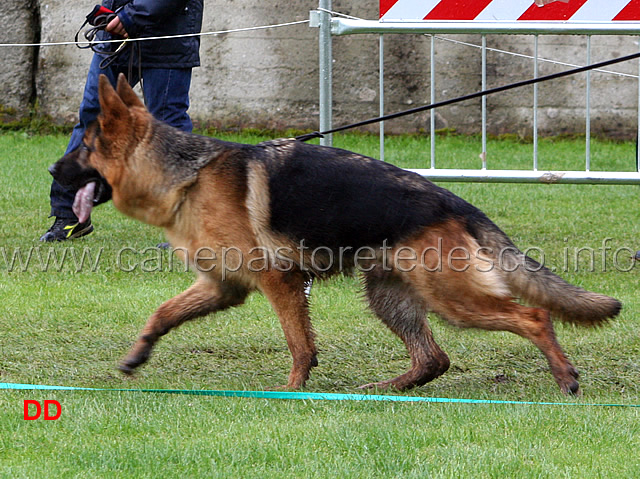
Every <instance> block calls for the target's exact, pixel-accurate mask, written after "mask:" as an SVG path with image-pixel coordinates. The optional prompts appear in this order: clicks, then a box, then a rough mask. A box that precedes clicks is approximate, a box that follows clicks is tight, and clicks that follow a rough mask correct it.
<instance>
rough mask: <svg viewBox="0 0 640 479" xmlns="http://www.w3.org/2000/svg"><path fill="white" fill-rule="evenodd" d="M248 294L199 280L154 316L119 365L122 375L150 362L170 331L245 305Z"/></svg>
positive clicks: (232, 286) (234, 287) (224, 284)
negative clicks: (192, 320)
mask: <svg viewBox="0 0 640 479" xmlns="http://www.w3.org/2000/svg"><path fill="white" fill-rule="evenodd" d="M247 294H248V292H247V290H246V289H244V288H242V287H240V286H235V285H233V284H232V283H230V282H227V283H220V284H217V283H214V282H211V281H210V280H208V279H206V278H200V279H199V280H198V281H196V283H195V284H193V285H192V286H191V287H190V288H189V289H187V290H186V291H184V292H183V293H181V294H179V295H177V296H175V297H174V298H172V299H170V300H169V301H167V302H165V303H163V304H162V305H161V306H160V307H159V308H158V309H157V310H156V312H155V313H153V314H152V315H151V317H150V318H149V319H148V320H147V323H146V324H145V326H144V328H143V330H142V332H141V333H140V336H139V337H138V340H137V341H136V343H135V344H134V345H133V347H132V348H131V351H130V352H129V354H128V355H127V356H126V357H125V358H124V359H123V360H122V362H121V363H120V365H119V369H120V371H122V372H123V373H125V374H132V373H133V371H134V369H135V368H137V367H138V366H140V365H141V364H144V363H145V362H146V361H147V360H148V359H149V356H150V354H151V350H152V349H153V346H154V345H155V343H156V342H158V340H159V339H160V338H161V337H162V336H164V335H165V334H167V333H168V332H169V331H170V330H171V329H173V328H176V327H178V326H180V325H181V324H182V323H184V322H185V321H188V320H190V319H195V318H198V317H201V316H205V315H207V314H210V313H213V312H216V311H221V310H223V309H226V308H229V307H231V306H237V305H239V304H242V303H243V302H244V299H245V298H246V296H247Z"/></svg>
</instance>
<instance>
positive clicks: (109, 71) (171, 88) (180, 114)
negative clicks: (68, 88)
mask: <svg viewBox="0 0 640 479" xmlns="http://www.w3.org/2000/svg"><path fill="white" fill-rule="evenodd" d="M102 60H103V57H101V56H99V55H94V56H93V60H92V62H91V66H90V67H89V74H88V75H87V83H86V84H85V87H84V96H83V98H82V103H80V114H79V120H80V121H79V122H78V124H77V125H76V126H75V127H74V128H73V132H72V133H71V139H70V140H69V144H68V146H67V150H66V152H65V154H67V153H69V152H71V151H73V150H75V149H76V148H78V147H79V146H80V144H81V143H82V137H83V135H84V131H85V129H86V128H87V126H88V125H89V124H90V123H92V122H93V121H95V120H96V118H97V117H98V114H99V113H100V102H99V99H98V78H99V76H100V74H104V75H106V76H107V77H108V78H109V80H110V81H111V84H112V85H114V86H115V84H116V81H117V79H118V74H119V73H121V72H122V73H124V74H125V75H126V74H127V67H126V66H118V65H112V66H109V67H107V68H105V69H101V68H100V62H101V61H102ZM138 77H139V72H138V69H137V68H134V69H133V72H132V78H129V83H130V84H131V85H135V84H137V83H138V81H139V80H140V79H139V78H138ZM142 81H143V85H144V95H145V99H146V103H147V108H148V109H149V112H150V113H151V114H152V115H153V116H154V117H155V118H157V119H158V120H161V121H164V122H166V123H168V124H169V125H171V126H174V127H176V128H178V129H180V130H183V131H189V132H190V131H191V130H192V129H193V125H192V123H191V118H189V115H188V114H187V110H188V109H189V88H190V87H191V68H143V69H142ZM75 194H76V192H75V191H69V190H66V189H65V188H63V187H62V186H60V184H58V183H57V182H56V181H55V180H54V181H53V183H52V184H51V193H50V199H51V216H56V217H59V218H75V217H76V216H75V215H74V214H73V211H72V210H71V207H72V205H73V199H74V197H75Z"/></svg>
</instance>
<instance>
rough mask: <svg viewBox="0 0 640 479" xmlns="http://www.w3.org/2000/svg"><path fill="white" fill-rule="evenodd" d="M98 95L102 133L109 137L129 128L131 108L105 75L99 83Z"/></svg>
mask: <svg viewBox="0 0 640 479" xmlns="http://www.w3.org/2000/svg"><path fill="white" fill-rule="evenodd" d="M98 95H99V98H100V109H101V110H102V112H101V114H100V116H99V117H98V121H99V122H100V127H101V130H102V132H103V133H104V134H105V135H107V136H109V135H110V133H111V132H113V133H114V134H117V133H118V131H119V130H120V129H122V128H123V127H124V128H127V125H128V123H129V120H130V116H129V108H128V107H127V105H125V104H124V102H123V101H122V99H121V98H120V96H119V95H118V94H117V93H116V91H115V90H114V89H113V87H112V86H111V83H110V82H109V79H108V78H107V77H106V76H105V75H100V79H99V81H98Z"/></svg>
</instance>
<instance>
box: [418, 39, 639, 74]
mask: <svg viewBox="0 0 640 479" xmlns="http://www.w3.org/2000/svg"><path fill="white" fill-rule="evenodd" d="M426 36H432V37H434V38H436V39H437V40H440V41H443V42H449V43H456V44H459V45H464V46H467V47H473V48H482V46H481V45H476V44H474V43H468V42H462V41H460V40H454V39H452V38H444V37H440V36H437V35H426ZM487 50H488V51H491V52H494V53H503V54H505V55H512V56H514V57H520V58H527V59H529V60H534V59H535V57H533V56H531V55H525V54H524V53H516V52H510V51H508V50H500V49H499V48H487ZM538 61H541V62H546V63H551V64H553V65H561V66H565V67H572V68H577V67H580V66H582V65H576V64H574V63H567V62H561V61H557V60H551V59H549V58H538ZM593 71H595V72H599V73H608V74H610V75H619V76H623V77H629V78H636V79H637V78H638V75H632V74H630V73H622V72H614V71H610V70H593Z"/></svg>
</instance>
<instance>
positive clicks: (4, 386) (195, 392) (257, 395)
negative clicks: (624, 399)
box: [0, 383, 640, 407]
mask: <svg viewBox="0 0 640 479" xmlns="http://www.w3.org/2000/svg"><path fill="white" fill-rule="evenodd" d="M0 390H14V391H91V392H127V393H154V394H182V395H189V396H212V397H224V398H246V399H284V400H297V401H374V402H405V403H455V404H502V405H525V406H590V407H640V404H620V403H611V404H607V403H603V404H597V403H580V402H544V401H509V400H495V399H458V398H441V397H421V396H388V395H379V394H339V393H312V392H295V391H294V392H292V391H224V390H212V389H109V388H83V387H73V386H47V385H42V384H16V383H0Z"/></svg>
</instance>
